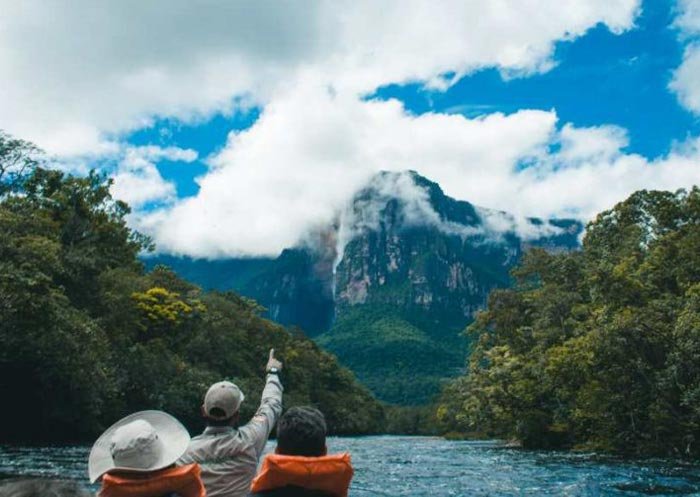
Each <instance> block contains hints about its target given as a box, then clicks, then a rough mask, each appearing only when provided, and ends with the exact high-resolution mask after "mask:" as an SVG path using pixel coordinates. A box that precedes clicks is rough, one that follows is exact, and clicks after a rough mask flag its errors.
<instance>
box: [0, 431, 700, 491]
mask: <svg viewBox="0 0 700 497" xmlns="http://www.w3.org/2000/svg"><path fill="white" fill-rule="evenodd" d="M328 446H329V449H330V450H331V451H334V452H338V451H349V452H351V453H352V456H353V463H354V466H355V477H354V479H353V483H352V487H351V492H350V495H351V496H353V497H368V496H372V495H377V496H382V495H391V496H406V497H408V496H411V497H422V496H431V497H439V496H550V495H551V496H555V495H556V496H627V497H633V496H648V495H657V496H664V495H667V496H671V495H673V496H679V495H696V496H700V465H693V464H689V463H682V462H677V461H666V460H643V461H631V460H622V459H616V458H610V457H601V456H596V455H593V454H569V453H561V452H542V451H524V450H519V449H512V448H506V447H503V446H501V445H499V444H498V443H494V442H455V441H447V440H442V439H438V438H428V437H393V436H382V437H360V438H331V439H329V441H328ZM272 447H273V445H272V444H268V450H269V449H271V448H272ZM88 452H89V447H84V446H77V447H45V448H29V447H8V446H0V478H9V477H15V476H19V475H32V476H41V477H59V478H67V479H76V480H79V481H83V482H85V480H86V461H87V455H88Z"/></svg>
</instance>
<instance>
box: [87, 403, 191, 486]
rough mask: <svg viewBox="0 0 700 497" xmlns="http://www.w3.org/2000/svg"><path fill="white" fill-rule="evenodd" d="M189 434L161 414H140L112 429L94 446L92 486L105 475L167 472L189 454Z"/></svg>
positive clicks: (145, 412)
mask: <svg viewBox="0 0 700 497" xmlns="http://www.w3.org/2000/svg"><path fill="white" fill-rule="evenodd" d="M189 442H190V434H189V433H188V432H187V429H186V428H185V427H184V426H182V424H181V423H180V422H179V421H178V420H177V419H175V418H174V417H172V416H171V415H170V414H167V413H165V412H162V411H141V412H137V413H134V414H131V415H129V416H127V417H125V418H122V419H120V420H119V421H117V422H116V423H114V424H113V425H112V426H110V427H109V428H108V429H107V430H106V431H105V432H104V433H103V434H102V435H101V436H100V438H98V439H97V442H95V444H94V445H93V446H92V450H91V451H90V457H89V460H88V474H89V477H90V482H91V483H94V482H95V481H97V480H98V479H100V478H101V477H102V476H103V475H104V474H105V473H123V472H126V473H142V474H145V473H150V472H153V471H158V470H161V469H164V468H167V467H169V466H171V465H173V464H174V463H175V461H177V460H178V459H179V458H180V457H181V456H182V454H184V453H185V451H186V450H187V446H188V445H189Z"/></svg>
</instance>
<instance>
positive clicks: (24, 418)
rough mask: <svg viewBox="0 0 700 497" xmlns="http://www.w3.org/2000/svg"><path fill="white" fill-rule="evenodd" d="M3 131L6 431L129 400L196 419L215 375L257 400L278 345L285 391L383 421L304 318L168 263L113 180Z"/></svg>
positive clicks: (99, 421) (73, 430)
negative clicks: (289, 319) (158, 262)
mask: <svg viewBox="0 0 700 497" xmlns="http://www.w3.org/2000/svg"><path fill="white" fill-rule="evenodd" d="M43 161H44V159H43V156H42V155H41V153H40V151H38V150H37V149H36V148H35V147H34V146H33V145H31V144H30V143H27V142H25V141H22V140H19V139H15V138H13V137H11V136H9V135H7V134H3V133H1V132H0V377H2V378H3V381H2V382H0V395H1V396H2V398H3V399H4V406H5V408H4V409H3V416H2V419H3V423H1V424H0V441H2V442H22V443H24V444H26V443H48V442H68V441H86V440H90V439H92V438H93V437H95V436H96V435H98V434H99V433H100V432H101V431H102V430H103V429H104V428H106V426H109V425H110V424H111V423H112V422H114V421H115V420H117V419H119V418H120V417H122V416H124V415H125V414H127V413H130V412H133V411H137V410H141V409H162V410H165V411H167V412H169V413H171V414H173V415H174V416H176V417H177V418H179V419H180V420H181V421H183V422H184V423H185V424H186V425H187V426H188V428H189V429H190V430H191V431H193V432H196V431H197V430H199V429H201V428H202V422H201V420H200V417H199V406H200V404H201V399H202V397H203V394H204V392H205V391H206V388H207V387H208V386H209V385H210V384H211V383H213V382H215V381H218V380H221V379H223V378H227V379H231V380H233V381H235V382H237V383H238V384H239V385H240V386H241V388H242V389H243V391H244V392H245V394H246V397H247V400H246V401H245V402H244V404H243V406H242V409H241V410H242V412H241V414H242V418H243V419H246V418H247V417H249V416H251V415H252V413H253V412H254V410H255V409H256V408H257V405H258V402H259V395H260V393H261V391H262V387H263V381H264V367H265V361H266V357H267V352H268V350H269V349H270V348H274V349H275V350H276V355H277V356H278V357H279V358H280V359H281V360H282V361H283V362H284V365H285V367H284V371H283V375H282V381H283V383H284V386H285V397H284V399H285V405H286V406H287V407H290V406H293V405H297V404H311V405H316V406H319V407H320V408H321V409H322V410H323V412H324V413H325V415H326V418H327V421H328V425H329V429H330V431H331V432H332V433H334V434H363V433H374V432H377V431H380V430H382V429H383V426H384V408H383V407H382V406H381V405H380V404H379V403H378V402H377V401H376V400H375V399H374V398H373V397H372V395H371V394H370V393H369V391H368V390H367V389H366V388H365V387H363V386H361V385H360V384H359V383H358V382H357V381H356V379H355V378H354V376H353V375H352V373H351V372H349V371H348V370H347V369H345V368H343V367H341V366H340V365H339V364H338V362H337V360H336V359H335V358H334V357H333V356H332V355H330V354H328V353H326V352H324V351H322V350H321V349H320V348H319V347H318V346H317V345H315V344H314V343H313V342H312V341H311V340H309V339H307V338H306V337H305V336H304V335H303V334H301V333H300V332H294V331H290V330H287V329H285V328H283V327H281V326H279V325H276V324H274V323H272V322H271V321H268V320H266V319H263V318H261V317H260V313H261V311H262V309H261V307H260V306H259V305H257V304H256V303H255V302H253V301H251V300H248V299H246V298H244V297H241V296H239V295H237V294H235V293H233V292H203V291H202V290H201V289H200V288H198V287H196V286H194V285H192V284H190V283H188V282H186V281H184V280H182V279H180V278H179V277H177V276H176V275H175V274H174V273H173V272H172V271H171V270H169V269H168V268H166V267H164V266H159V267H156V268H154V270H152V271H151V272H148V273H146V272H145V271H144V268H143V264H142V263H141V262H140V261H139V259H138V257H137V256H138V255H139V254H140V253H143V252H144V251H148V250H151V249H152V248H153V247H152V244H151V242H150V240H149V239H148V238H147V237H145V236H143V235H141V234H139V233H137V232H135V231H134V230H132V229H130V228H129V227H128V226H127V224H126V216H127V215H128V214H129V212H130V211H129V207H128V206H127V205H126V204H124V203H123V202H120V201H116V200H114V199H113V198H112V197H111V195H110V192H109V187H110V180H109V179H107V178H106V177H104V176H102V175H99V174H96V173H94V172H93V173H90V174H89V175H87V176H85V177H76V176H71V175H66V174H64V173H62V172H60V171H58V170H54V169H49V168H45V167H44V164H43Z"/></svg>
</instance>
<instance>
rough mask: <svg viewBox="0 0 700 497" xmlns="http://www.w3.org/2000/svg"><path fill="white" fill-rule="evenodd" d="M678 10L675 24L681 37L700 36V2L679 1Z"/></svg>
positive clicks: (698, 0)
mask: <svg viewBox="0 0 700 497" xmlns="http://www.w3.org/2000/svg"><path fill="white" fill-rule="evenodd" d="M677 10H678V15H677V16H676V19H675V20H674V22H673V24H674V25H675V26H676V28H678V29H679V30H680V34H681V37H682V38H686V37H689V36H695V35H700V0H678V3H677Z"/></svg>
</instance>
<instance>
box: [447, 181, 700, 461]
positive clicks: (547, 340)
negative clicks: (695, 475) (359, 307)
mask: <svg viewBox="0 0 700 497" xmlns="http://www.w3.org/2000/svg"><path fill="white" fill-rule="evenodd" d="M699 249H700V190H699V189H698V188H693V189H692V190H691V191H689V192H685V191H679V192H677V193H670V192H647V191H640V192H637V193H635V194H634V195H632V196H631V197H630V198H629V199H627V200H626V201H624V202H622V203H620V204H618V205H617V206H616V207H615V208H614V209H612V210H610V211H607V212H603V213H602V214H600V215H599V216H598V217H597V219H596V220H595V221H594V222H592V223H591V224H590V225H589V226H588V230H587V234H586V237H585V239H584V242H583V250H582V251H580V252H575V253H568V254H558V255H552V254H548V253H546V252H544V251H542V250H533V251H531V252H529V253H528V254H527V255H526V257H525V258H524V259H523V261H522V264H521V265H520V266H519V267H518V268H516V269H515V270H514V271H513V275H514V276H515V278H516V279H517V285H516V287H515V288H513V289H509V290H498V291H495V292H493V293H492V294H491V296H490V298H489V303H488V308H487V309H486V310H485V311H483V312H482V313H480V314H479V315H478V317H477V319H476V321H475V322H474V323H473V324H472V325H471V326H470V327H469V328H468V333H469V334H470V335H472V336H473V337H474V339H475V340H476V344H475V346H474V350H473V353H472V355H471V357H470V360H469V372H468V375H467V376H465V377H462V378H459V379H458V380H456V381H455V382H453V383H452V384H450V385H449V386H448V387H447V388H446V389H445V390H444V391H443V394H442V397H441V399H440V402H439V404H438V407H437V410H436V416H437V419H438V421H439V423H440V424H441V428H442V429H443V430H444V431H460V432H463V433H466V432H480V433H485V434H487V435H489V436H499V437H504V438H516V439H519V440H521V441H522V442H523V443H524V445H526V446H529V447H580V448H586V449H595V450H605V451H612V452H618V453H625V454H662V455H664V454H670V455H683V456H697V455H698V454H700V409H699V407H698V406H700V403H698V401H700V389H699V388H698V385H700V367H699V366H698V364H700V362H699V361H700V250H699Z"/></svg>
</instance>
